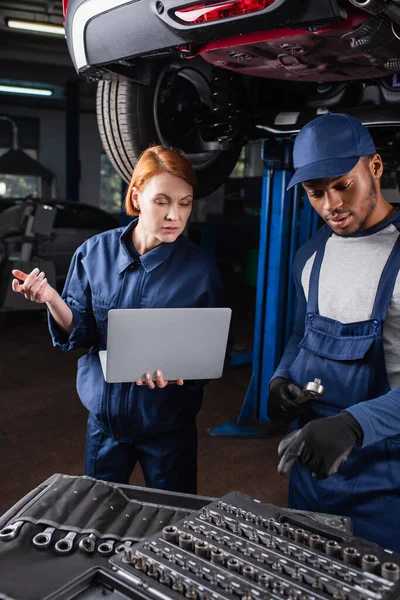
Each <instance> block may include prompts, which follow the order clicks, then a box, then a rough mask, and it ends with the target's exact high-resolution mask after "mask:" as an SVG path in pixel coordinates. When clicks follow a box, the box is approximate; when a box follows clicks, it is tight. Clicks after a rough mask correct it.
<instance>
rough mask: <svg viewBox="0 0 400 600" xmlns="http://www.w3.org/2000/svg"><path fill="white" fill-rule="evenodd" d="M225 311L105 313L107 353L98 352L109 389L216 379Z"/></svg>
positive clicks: (223, 344)
mask: <svg viewBox="0 0 400 600" xmlns="http://www.w3.org/2000/svg"><path fill="white" fill-rule="evenodd" d="M231 315H232V311H231V309H230V308H139V309H136V308H129V309H125V308H122V309H112V310H110V311H109V312H108V329H107V350H101V351H100V352H99V356H100V361H101V366H102V369H103V374H104V379H105V380H106V381H107V382H108V383H125V382H133V381H136V380H137V379H142V380H144V379H145V373H148V372H150V373H151V374H152V377H153V379H155V371H156V370H158V369H159V370H160V371H162V374H163V376H164V379H166V380H169V381H175V380H176V379H180V378H182V379H184V380H189V379H217V378H218V377H221V375H222V371H223V367H224V362H225V354H226V347H227V342H228V333H229V325H230V321H231Z"/></svg>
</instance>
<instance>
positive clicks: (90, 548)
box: [78, 533, 97, 554]
mask: <svg viewBox="0 0 400 600" xmlns="http://www.w3.org/2000/svg"><path fill="white" fill-rule="evenodd" d="M96 540H97V536H96V535H94V533H90V534H89V535H87V536H86V537H83V538H82V539H81V540H80V541H79V544H78V548H79V550H81V551H82V552H87V553H88V554H90V553H91V552H94V551H95V550H96Z"/></svg>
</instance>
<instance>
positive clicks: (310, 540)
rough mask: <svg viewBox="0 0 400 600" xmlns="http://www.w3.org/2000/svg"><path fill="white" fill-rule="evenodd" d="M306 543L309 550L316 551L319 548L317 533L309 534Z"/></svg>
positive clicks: (319, 538) (319, 541)
mask: <svg viewBox="0 0 400 600" xmlns="http://www.w3.org/2000/svg"><path fill="white" fill-rule="evenodd" d="M308 543H309V545H310V548H312V549H313V550H318V548H319V547H320V546H321V536H320V535H318V534H317V533H313V534H311V535H310V536H309V538H308Z"/></svg>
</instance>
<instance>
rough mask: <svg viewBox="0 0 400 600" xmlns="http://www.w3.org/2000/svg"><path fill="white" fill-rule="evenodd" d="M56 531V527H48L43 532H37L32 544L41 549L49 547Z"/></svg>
mask: <svg viewBox="0 0 400 600" xmlns="http://www.w3.org/2000/svg"><path fill="white" fill-rule="evenodd" d="M54 532H55V527H47V528H46V529H45V530H44V531H42V532H41V533H37V534H36V535H34V536H33V538H32V544H33V545H34V546H35V548H38V549H39V550H41V549H45V548H48V547H49V546H50V544H51V538H52V537H53V533H54Z"/></svg>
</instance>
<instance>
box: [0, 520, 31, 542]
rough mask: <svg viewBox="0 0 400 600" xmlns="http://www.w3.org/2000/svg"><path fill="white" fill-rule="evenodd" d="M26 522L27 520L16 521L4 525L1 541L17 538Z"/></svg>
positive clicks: (0, 533) (0, 536)
mask: <svg viewBox="0 0 400 600" xmlns="http://www.w3.org/2000/svg"><path fill="white" fill-rule="evenodd" d="M24 523H25V521H15V523H13V524H12V525H7V526H6V527H3V529H2V530H1V531H0V541H3V542H8V541H9V540H13V539H14V538H16V537H17V535H18V534H19V532H20V529H21V527H22V525H23V524H24Z"/></svg>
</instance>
